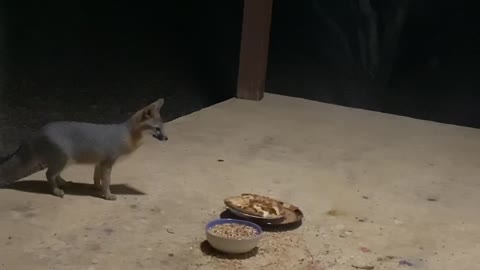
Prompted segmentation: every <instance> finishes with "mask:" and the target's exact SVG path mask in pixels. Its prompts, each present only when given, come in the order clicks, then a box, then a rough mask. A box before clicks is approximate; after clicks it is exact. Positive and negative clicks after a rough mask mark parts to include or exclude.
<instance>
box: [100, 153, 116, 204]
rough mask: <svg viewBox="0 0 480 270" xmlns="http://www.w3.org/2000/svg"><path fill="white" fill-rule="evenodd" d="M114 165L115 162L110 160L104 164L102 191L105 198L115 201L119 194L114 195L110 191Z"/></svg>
mask: <svg viewBox="0 0 480 270" xmlns="http://www.w3.org/2000/svg"><path fill="white" fill-rule="evenodd" d="M112 166H113V163H111V162H108V163H106V164H102V169H101V171H102V191H103V197H104V198H105V200H109V201H114V200H116V199H117V196H115V195H113V194H112V193H111V192H110V175H111V174H112Z"/></svg>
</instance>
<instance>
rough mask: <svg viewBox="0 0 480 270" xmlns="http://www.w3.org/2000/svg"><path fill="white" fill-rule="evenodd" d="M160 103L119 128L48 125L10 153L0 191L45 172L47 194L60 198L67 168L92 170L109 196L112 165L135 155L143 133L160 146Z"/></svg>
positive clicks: (0, 178)
mask: <svg viewBox="0 0 480 270" xmlns="http://www.w3.org/2000/svg"><path fill="white" fill-rule="evenodd" d="M162 105H163V99H160V100H158V101H157V102H155V103H152V104H150V105H149V106H147V107H146V108H144V109H142V110H140V111H138V112H137V113H135V114H134V115H133V116H132V117H131V118H130V119H128V120H127V121H126V122H124V123H120V124H93V123H81V122H65V121H64V122H52V123H49V124H47V125H45V126H44V127H43V128H42V129H40V130H39V131H38V132H36V133H35V134H34V135H33V136H32V137H31V138H30V140H28V141H25V142H24V143H22V144H21V145H20V147H19V148H18V149H17V151H16V152H15V153H13V154H12V155H10V156H8V157H6V158H5V160H4V161H3V162H2V163H0V186H2V185H7V184H10V183H13V182H15V181H17V180H20V179H22V178H24V177H26V176H29V175H31V174H33V173H35V172H38V171H40V170H43V169H45V168H48V170H47V173H46V177H47V180H48V183H49V184H50V186H51V188H52V193H53V194H54V195H56V196H59V197H63V195H64V192H63V190H62V189H61V187H62V186H63V185H65V184H66V181H65V180H64V179H63V178H62V177H61V176H60V174H61V172H62V171H63V170H64V169H65V168H66V167H67V166H68V165H70V164H92V165H95V172H94V183H95V186H96V187H97V188H99V189H101V190H102V191H103V196H104V198H105V199H108V200H114V199H115V195H113V194H111V192H110V174H111V170H112V167H113V165H114V163H115V162H116V161H117V160H118V159H119V158H121V157H123V156H126V155H128V154H130V153H132V152H133V151H135V150H136V149H137V148H138V147H139V146H140V145H141V143H142V138H143V136H144V135H145V132H151V133H153V134H152V135H154V137H156V138H157V139H159V140H161V141H164V140H167V139H168V138H167V137H166V136H165V135H164V132H163V121H162V118H161V116H160V108H161V107H162Z"/></svg>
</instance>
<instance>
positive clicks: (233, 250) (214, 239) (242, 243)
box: [205, 218, 263, 254]
mask: <svg viewBox="0 0 480 270" xmlns="http://www.w3.org/2000/svg"><path fill="white" fill-rule="evenodd" d="M230 223H235V224H241V225H246V226H249V227H252V228H254V229H255V230H256V231H257V236H256V237H254V238H250V239H242V240H236V239H229V238H224V237H220V236H216V235H213V234H211V233H210V232H209V231H210V229H211V228H213V227H214V226H215V225H219V224H230ZM205 233H206V235H207V241H208V243H209V244H210V245H211V246H212V247H213V248H214V249H216V250H219V251H221V252H224V253H230V254H241V253H247V252H249V251H251V250H253V249H254V248H255V247H256V246H257V245H258V242H259V241H260V239H261V238H262V234H263V231H262V228H260V226H258V225H257V224H255V223H252V222H249V221H245V220H239V219H230V218H222V219H216V220H213V221H210V222H209V223H208V224H207V226H206V228H205Z"/></svg>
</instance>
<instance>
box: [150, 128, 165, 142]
mask: <svg viewBox="0 0 480 270" xmlns="http://www.w3.org/2000/svg"><path fill="white" fill-rule="evenodd" d="M153 137H154V138H155V139H157V140H159V141H168V137H167V136H165V135H163V133H162V130H161V129H160V128H156V129H155V132H154V133H153Z"/></svg>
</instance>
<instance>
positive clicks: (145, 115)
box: [140, 108, 153, 122]
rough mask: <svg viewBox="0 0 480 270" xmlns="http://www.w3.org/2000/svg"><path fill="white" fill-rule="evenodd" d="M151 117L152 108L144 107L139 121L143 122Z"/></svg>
mask: <svg viewBox="0 0 480 270" xmlns="http://www.w3.org/2000/svg"><path fill="white" fill-rule="evenodd" d="M152 117H153V110H152V108H146V109H144V110H143V111H142V112H141V113H140V122H145V121H147V120H149V119H151V118H152Z"/></svg>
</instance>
